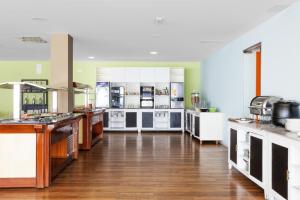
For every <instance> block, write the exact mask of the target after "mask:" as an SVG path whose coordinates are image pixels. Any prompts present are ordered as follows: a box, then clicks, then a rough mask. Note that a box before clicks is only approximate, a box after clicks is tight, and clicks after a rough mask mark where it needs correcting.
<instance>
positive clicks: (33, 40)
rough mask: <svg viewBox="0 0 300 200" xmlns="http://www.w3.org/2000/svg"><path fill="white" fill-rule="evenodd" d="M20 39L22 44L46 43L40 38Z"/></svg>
mask: <svg viewBox="0 0 300 200" xmlns="http://www.w3.org/2000/svg"><path fill="white" fill-rule="evenodd" d="M20 39H21V41H22V42H25V43H36V44H45V43H47V41H46V40H44V39H43V38H41V37H21V38H20Z"/></svg>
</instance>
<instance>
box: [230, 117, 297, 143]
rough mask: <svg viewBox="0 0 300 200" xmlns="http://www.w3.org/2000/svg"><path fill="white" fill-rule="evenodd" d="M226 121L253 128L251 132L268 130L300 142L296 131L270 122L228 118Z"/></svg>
mask: <svg viewBox="0 0 300 200" xmlns="http://www.w3.org/2000/svg"><path fill="white" fill-rule="evenodd" d="M228 121H229V123H232V124H234V125H237V126H240V127H244V128H247V129H251V130H253V132H255V131H258V132H268V133H273V134H279V135H281V136H283V137H286V138H288V139H292V140H296V141H299V142H300V137H299V136H298V134H297V133H293V132H290V131H287V130H286V129H285V128H283V127H279V126H274V125H272V124H260V123H256V122H252V123H239V122H236V121H233V120H232V119H229V120H228Z"/></svg>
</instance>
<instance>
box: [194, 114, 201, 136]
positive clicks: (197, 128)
mask: <svg viewBox="0 0 300 200" xmlns="http://www.w3.org/2000/svg"><path fill="white" fill-rule="evenodd" d="M194 130H195V136H196V137H200V117H198V116H195V123H194Z"/></svg>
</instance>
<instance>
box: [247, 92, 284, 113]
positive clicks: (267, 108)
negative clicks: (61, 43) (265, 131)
mask: <svg viewBox="0 0 300 200" xmlns="http://www.w3.org/2000/svg"><path fill="white" fill-rule="evenodd" d="M279 100H281V98H279V97H275V96H257V97H254V98H253V99H252V101H251V103H250V106H249V109H250V114H252V115H261V116H271V115H272V111H273V104H274V103H275V102H277V101H279Z"/></svg>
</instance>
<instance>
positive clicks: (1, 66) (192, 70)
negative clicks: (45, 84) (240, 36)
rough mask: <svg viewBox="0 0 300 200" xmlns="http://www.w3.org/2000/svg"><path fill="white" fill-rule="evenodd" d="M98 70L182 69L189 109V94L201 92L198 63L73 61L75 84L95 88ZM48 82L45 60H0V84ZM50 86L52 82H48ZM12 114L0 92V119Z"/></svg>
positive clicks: (4, 93)
mask: <svg viewBox="0 0 300 200" xmlns="http://www.w3.org/2000/svg"><path fill="white" fill-rule="evenodd" d="M36 64H42V66H43V68H42V73H41V74H36V72H35V66H36ZM97 67H174V68H176V67H177V68H181V67H183V68H185V102H186V107H190V106H191V102H190V93H191V92H192V91H193V90H198V91H199V90H200V88H201V87H200V83H201V82H200V68H201V66H200V62H103V61H74V70H73V78H74V81H77V82H81V83H86V84H89V85H92V86H94V85H95V82H96V68H97ZM23 78H26V79H29V78H32V79H49V62H48V61H0V82H4V81H20V80H21V79H23ZM50 85H51V83H50ZM75 103H76V104H77V105H80V104H82V103H83V97H82V96H78V97H77V98H76V100H75ZM11 112H12V92H11V91H9V90H3V89H0V116H3V115H7V114H8V113H11Z"/></svg>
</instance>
